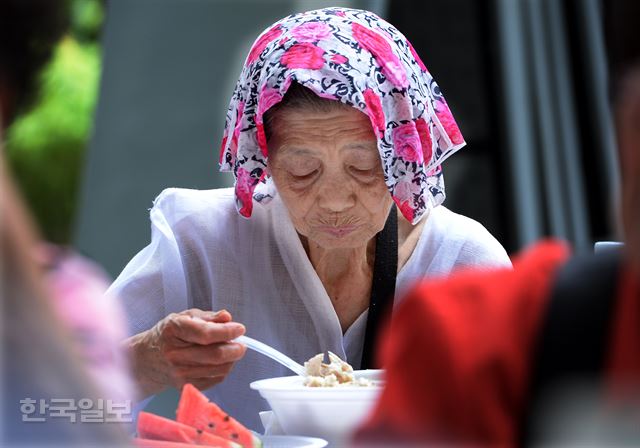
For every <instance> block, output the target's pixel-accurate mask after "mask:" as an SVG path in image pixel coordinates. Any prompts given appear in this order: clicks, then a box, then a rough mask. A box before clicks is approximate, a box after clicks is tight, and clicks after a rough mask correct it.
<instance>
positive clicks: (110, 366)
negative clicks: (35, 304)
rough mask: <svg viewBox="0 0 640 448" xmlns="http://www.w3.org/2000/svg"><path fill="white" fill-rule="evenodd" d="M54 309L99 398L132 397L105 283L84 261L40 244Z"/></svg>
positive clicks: (119, 322)
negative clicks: (74, 345)
mask: <svg viewBox="0 0 640 448" xmlns="http://www.w3.org/2000/svg"><path fill="white" fill-rule="evenodd" d="M43 253H44V254H45V263H46V264H47V265H49V266H48V267H49V271H48V275H47V280H48V285H49V287H50V290H51V291H52V293H53V298H54V309H55V311H56V312H57V314H58V316H59V317H60V319H61V320H62V321H63V322H64V323H65V324H66V327H67V328H68V329H69V330H70V332H71V334H72V336H73V338H74V341H75V342H76V343H77V347H76V349H78V351H79V352H80V355H81V357H82V360H83V361H84V363H85V367H86V369H87V371H88V372H89V374H90V376H91V379H92V380H93V382H94V383H95V384H96V386H97V387H98V388H99V389H100V393H101V394H102V396H100V397H99V398H104V399H111V400H116V401H123V400H131V399H134V398H135V391H134V387H133V382H132V380H131V378H130V376H129V366H128V362H127V358H126V356H125V353H124V352H123V350H122V349H121V347H120V342H121V341H122V340H123V339H124V338H125V337H126V334H127V333H126V328H125V321H124V316H123V315H122V311H121V309H120V307H119V305H118V302H117V301H116V300H114V298H112V297H108V296H105V292H106V290H107V288H108V286H109V279H108V278H107V276H106V275H105V274H104V272H103V271H102V270H101V269H100V268H98V267H97V266H96V265H95V264H93V263H92V262H90V261H89V260H87V259H85V258H82V257H80V256H79V255H77V254H75V253H73V252H71V251H69V250H66V249H61V248H58V247H55V246H44V247H43Z"/></svg>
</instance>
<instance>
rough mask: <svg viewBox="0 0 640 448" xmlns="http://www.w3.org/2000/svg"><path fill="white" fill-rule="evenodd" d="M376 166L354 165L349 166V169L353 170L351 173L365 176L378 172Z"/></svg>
mask: <svg viewBox="0 0 640 448" xmlns="http://www.w3.org/2000/svg"><path fill="white" fill-rule="evenodd" d="M376 168H377V167H376V166H375V165H374V166H369V165H352V166H350V167H349V171H351V173H353V174H355V175H356V176H361V177H362V176H365V177H369V176H372V175H374V174H375V173H376Z"/></svg>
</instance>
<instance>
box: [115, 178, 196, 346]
mask: <svg viewBox="0 0 640 448" xmlns="http://www.w3.org/2000/svg"><path fill="white" fill-rule="evenodd" d="M171 201H172V195H171V190H165V191H163V192H162V193H161V194H160V195H159V196H158V198H157V199H156V200H155V201H154V205H153V208H152V209H151V212H150V217H151V243H150V244H149V245H148V246H147V247H145V248H144V249H142V250H141V251H140V252H139V253H138V254H137V255H136V256H135V257H134V258H133V259H132V260H131V261H130V262H129V263H128V264H127V266H126V267H125V268H124V270H123V271H122V273H121V274H120V275H119V276H118V278H117V279H116V280H115V282H114V283H113V284H112V285H111V287H110V288H109V293H112V294H114V295H115V297H118V299H119V300H120V301H121V303H122V307H123V308H124V311H125V315H126V318H127V323H128V328H129V334H136V333H139V332H141V331H144V330H147V329H149V328H151V327H152V326H153V325H155V324H156V323H157V322H158V321H159V320H161V319H162V318H163V317H165V316H166V315H167V314H170V313H172V312H178V311H182V310H185V309H187V308H188V300H187V285H186V277H185V272H184V266H183V260H182V256H181V253H180V247H179V244H178V241H177V239H176V237H175V235H174V232H173V228H172V222H171V219H170V218H171V216H170V214H169V213H167V211H166V210H165V209H166V208H169V209H170V207H171Z"/></svg>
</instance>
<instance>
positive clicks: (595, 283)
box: [521, 252, 621, 445]
mask: <svg viewBox="0 0 640 448" xmlns="http://www.w3.org/2000/svg"><path fill="white" fill-rule="evenodd" d="M620 265H621V256H620V253H619V252H607V253H601V254H597V255H595V256H583V257H576V258H574V259H572V260H570V261H569V262H568V263H567V264H566V265H565V266H564V267H562V268H561V269H560V271H559V273H558V276H557V278H556V281H555V284H554V286H553V289H552V294H551V300H550V302H549V305H548V309H547V312H546V315H545V317H544V318H543V319H544V320H543V323H542V327H541V333H540V339H539V340H538V346H537V348H536V351H535V352H534V358H533V370H532V378H531V383H530V389H529V395H528V397H529V399H528V402H529V406H527V407H526V408H527V410H526V411H525V415H524V421H523V428H522V432H521V435H522V439H521V442H522V443H521V445H532V444H533V445H536V444H538V443H545V441H544V440H541V439H545V434H539V433H538V432H537V431H536V430H535V426H536V422H538V421H539V419H540V418H541V417H543V416H544V412H545V405H548V404H549V400H551V399H552V398H558V396H557V395H556V393H557V392H560V391H561V389H562V386H563V385H578V384H591V385H595V386H596V387H598V386H599V385H601V384H602V383H601V377H602V375H601V374H602V372H603V369H604V366H605V361H606V351H607V347H608V343H609V330H610V327H611V317H612V314H613V308H614V303H615V299H616V295H617V284H618V277H619V271H620ZM578 382H579V383H578ZM548 410H549V409H548V408H547V411H548ZM546 436H547V437H549V436H550V437H552V435H549V434H547V435H546ZM547 441H548V440H547Z"/></svg>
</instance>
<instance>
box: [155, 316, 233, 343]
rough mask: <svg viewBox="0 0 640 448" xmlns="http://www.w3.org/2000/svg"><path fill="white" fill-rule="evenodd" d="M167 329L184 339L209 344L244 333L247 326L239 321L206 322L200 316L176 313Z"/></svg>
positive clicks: (227, 339) (228, 339) (224, 340)
mask: <svg viewBox="0 0 640 448" xmlns="http://www.w3.org/2000/svg"><path fill="white" fill-rule="evenodd" d="M167 330H169V331H170V332H171V333H172V335H173V336H175V337H177V338H179V339H181V340H182V341H185V342H191V343H193V344H200V345H209V344H215V343H220V342H227V341H230V340H232V339H235V338H237V337H238V336H241V335H243V334H244V332H245V327H244V325H242V324H240V323H238V322H225V323H218V322H206V321H204V320H202V319H200V318H192V317H190V316H187V315H176V316H175V317H173V318H172V319H171V321H170V322H169V324H168V325H167Z"/></svg>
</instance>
